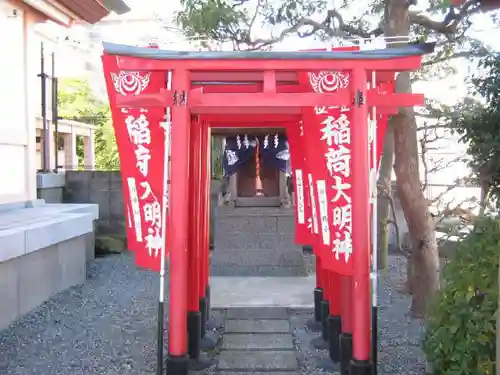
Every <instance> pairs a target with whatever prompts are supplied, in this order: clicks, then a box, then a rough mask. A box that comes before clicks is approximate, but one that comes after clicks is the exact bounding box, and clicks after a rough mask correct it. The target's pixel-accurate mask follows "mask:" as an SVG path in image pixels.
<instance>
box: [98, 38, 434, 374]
mask: <svg viewBox="0 0 500 375" xmlns="http://www.w3.org/2000/svg"><path fill="white" fill-rule="evenodd" d="M432 49H433V45H428V44H425V45H410V46H407V47H404V48H394V49H388V50H380V51H358V52H335V53H331V52H251V53H245V52H173V51H162V50H158V49H147V48H138V47H128V46H120V45H112V44H105V45H104V53H105V56H106V55H107V56H114V58H115V59H116V64H117V66H118V67H119V68H120V69H121V70H123V71H136V72H140V71H148V72H155V71H156V72H157V71H163V72H169V75H171V79H170V80H169V84H168V85H167V86H168V87H167V88H164V89H159V90H157V91H156V92H155V93H150V94H138V95H135V96H122V97H118V98H116V106H117V107H120V108H138V107H141V108H154V107H160V108H165V107H167V108H170V115H171V120H172V124H173V125H172V128H171V147H172V154H171V176H172V177H171V180H170V199H169V202H170V207H169V209H170V212H169V227H168V230H169V232H168V233H169V237H168V243H169V247H170V306H169V329H168V335H169V348H168V358H167V372H168V373H169V374H171V375H177V374H182V375H184V374H187V373H188V369H189V366H188V358H187V355H186V354H187V334H186V333H187V328H188V327H187V320H188V319H189V314H188V312H189V311H190V308H191V307H192V306H194V308H195V309H196V308H197V309H201V306H198V307H196V305H197V303H196V302H197V301H196V300H197V299H198V296H200V297H202V298H203V297H204V296H205V293H206V287H207V286H208V219H207V217H208V212H209V210H208V191H209V178H210V176H209V173H208V170H209V158H208V150H209V142H208V139H209V127H210V126H214V127H231V126H238V127H243V126H248V125H251V126H252V127H256V126H266V127H267V126H269V125H270V124H290V123H293V124H295V126H298V121H300V120H301V119H302V111H303V108H305V107H319V106H328V105H335V106H344V107H349V108H351V113H352V122H353V123H354V124H355V126H354V127H353V129H352V130H353V136H352V141H351V146H352V165H354V166H355V168H353V169H352V179H353V181H355V183H354V184H353V188H352V194H351V196H352V225H353V228H354V231H355V232H356V235H354V236H353V238H352V243H353V248H354V249H355V251H354V252H353V262H354V273H353V280H354V291H353V293H354V296H355V298H353V301H352V315H353V327H352V337H353V352H352V359H353V360H352V363H351V374H352V375H368V374H371V373H372V363H371V350H370V346H371V343H370V280H369V278H370V275H369V264H370V251H369V249H370V226H369V216H370V208H369V207H370V206H369V186H368V174H369V155H368V134H367V131H365V127H366V125H365V124H367V120H368V109H369V107H372V106H374V107H377V108H379V109H380V110H383V111H385V113H387V114H390V113H394V112H393V111H394V110H395V108H397V107H403V106H404V107H410V106H414V105H423V96H422V95H418V94H389V95H384V94H380V93H378V92H377V91H376V90H373V89H368V88H367V84H368V82H369V79H368V76H369V75H370V74H371V72H373V71H376V72H381V73H382V74H381V76H383V72H387V73H389V74H390V75H391V76H393V75H394V72H399V71H410V70H416V69H418V68H419V67H420V64H421V58H422V55H423V54H425V53H428V52H431V51H432ZM299 71H306V72H317V71H349V72H350V80H351V82H350V88H349V90H344V91H340V92H337V93H311V92H305V90H304V89H303V87H302V86H300V85H297V84H294V83H295V82H297V72H299ZM214 82H219V83H220V84H219V85H215V84H211V83H214ZM167 120H168V119H167ZM193 120H194V121H193ZM254 121H255V122H254ZM307 125H308V124H306V126H307ZM289 126H290V125H289ZM292 152H293V151H292ZM196 158H199V159H200V163H193V162H192V161H193V160H196ZM190 177H191V178H190ZM189 197H191V198H193V197H195V198H196V197H197V198H198V199H194V203H192V205H191V206H190V204H189ZM196 212H198V213H199V215H196ZM197 216H199V217H201V218H202V219H201V220H199V221H197V220H193V219H192V218H193V217H197ZM189 223H192V224H195V227H194V228H192V229H194V236H190V233H189V228H188V225H189ZM197 229H199V231H197ZM190 237H193V239H192V240H191V239H190ZM190 241H192V242H190ZM188 249H189V251H194V252H195V255H194V256H193V254H189V253H188ZM196 252H198V253H196ZM196 254H197V255H196ZM196 270H198V272H196ZM190 271H191V272H190ZM193 272H194V274H193ZM195 274H196V275H198V276H200V277H199V279H198V280H195V281H194V282H193V281H192V278H193V276H195ZM188 280H189V281H188ZM190 284H196V285H197V286H198V287H196V285H195V287H194V288H193V287H192V286H191V285H190ZM202 319H203V317H202ZM195 336H196V335H195ZM191 338H192V339H193V340H194V339H195V337H194V336H193V337H191V334H190V339H191Z"/></svg>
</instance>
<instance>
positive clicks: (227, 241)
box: [215, 229, 302, 251]
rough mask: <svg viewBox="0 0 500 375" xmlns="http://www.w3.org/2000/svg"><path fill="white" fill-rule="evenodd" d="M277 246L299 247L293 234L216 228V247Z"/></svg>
mask: <svg viewBox="0 0 500 375" xmlns="http://www.w3.org/2000/svg"><path fill="white" fill-rule="evenodd" d="M277 247H281V248H287V249H297V250H300V251H302V250H301V249H302V248H301V247H300V246H299V245H296V244H295V240H294V236H293V235H292V234H279V233H234V232H228V231H219V230H218V229H217V230H216V234H215V249H216V250H218V249H274V248H277Z"/></svg>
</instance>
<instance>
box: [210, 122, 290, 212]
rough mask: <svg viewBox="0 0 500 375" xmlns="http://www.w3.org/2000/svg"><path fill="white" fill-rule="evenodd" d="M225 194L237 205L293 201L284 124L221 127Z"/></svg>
mask: <svg viewBox="0 0 500 375" xmlns="http://www.w3.org/2000/svg"><path fill="white" fill-rule="evenodd" d="M212 134H213V135H217V136H219V137H222V150H221V151H222V152H221V155H222V164H223V166H224V179H223V188H222V195H223V198H224V202H225V203H226V204H231V205H234V206H236V207H279V206H283V205H287V204H289V203H290V197H289V192H288V191H287V174H288V173H289V170H290V153H289V149H288V141H287V139H286V132H285V129H283V128H267V129H265V128H234V129H227V128H220V129H214V130H213V133H212Z"/></svg>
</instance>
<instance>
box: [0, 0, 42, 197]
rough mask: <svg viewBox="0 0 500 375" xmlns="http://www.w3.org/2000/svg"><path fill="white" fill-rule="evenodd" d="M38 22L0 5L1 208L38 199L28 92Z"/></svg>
mask: <svg viewBox="0 0 500 375" xmlns="http://www.w3.org/2000/svg"><path fill="white" fill-rule="evenodd" d="M33 24H34V20H32V19H31V18H30V15H29V14H24V13H23V12H22V11H21V10H20V9H16V8H15V7H13V6H11V5H10V4H7V3H6V2H3V1H1V2H0V35H8V37H7V38H0V50H1V51H9V53H8V58H1V59H0V71H1V72H2V73H3V74H2V87H3V89H2V94H1V95H0V96H1V100H0V113H1V114H2V118H1V119H0V160H2V162H1V163H0V204H2V203H13V202H20V201H26V200H31V199H36V167H35V163H36V157H35V115H34V113H33V110H32V109H33V106H32V98H33V97H32V95H31V93H30V91H29V90H28V87H29V86H30V84H33V83H34V82H36V79H37V77H36V69H34V66H33V62H34V61H36V60H34V59H33V56H32V53H33V51H34V49H33V45H32V42H33V39H32V34H33V33H32V26H33Z"/></svg>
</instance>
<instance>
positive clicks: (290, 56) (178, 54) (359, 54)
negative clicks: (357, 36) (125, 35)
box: [103, 43, 435, 60]
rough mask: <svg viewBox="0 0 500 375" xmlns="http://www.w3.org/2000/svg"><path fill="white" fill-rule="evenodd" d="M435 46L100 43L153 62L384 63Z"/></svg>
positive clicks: (109, 49)
mask: <svg viewBox="0 0 500 375" xmlns="http://www.w3.org/2000/svg"><path fill="white" fill-rule="evenodd" d="M434 47H435V43H421V44H408V45H406V46H404V47H398V48H385V49H377V50H367V51H333V52H331V51H327V52H306V51H304V52H302V51H301V52H295V51H271V52H269V51H220V52H217V51H215V52H214V51H201V52H198V51H171V50H162V49H156V48H147V47H135V46H128V45H123V44H114V43H103V48H104V53H106V54H108V55H119V56H131V57H139V58H149V59H156V60H387V59H397V58H404V57H410V56H421V55H425V54H427V53H432V52H433V51H434Z"/></svg>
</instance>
